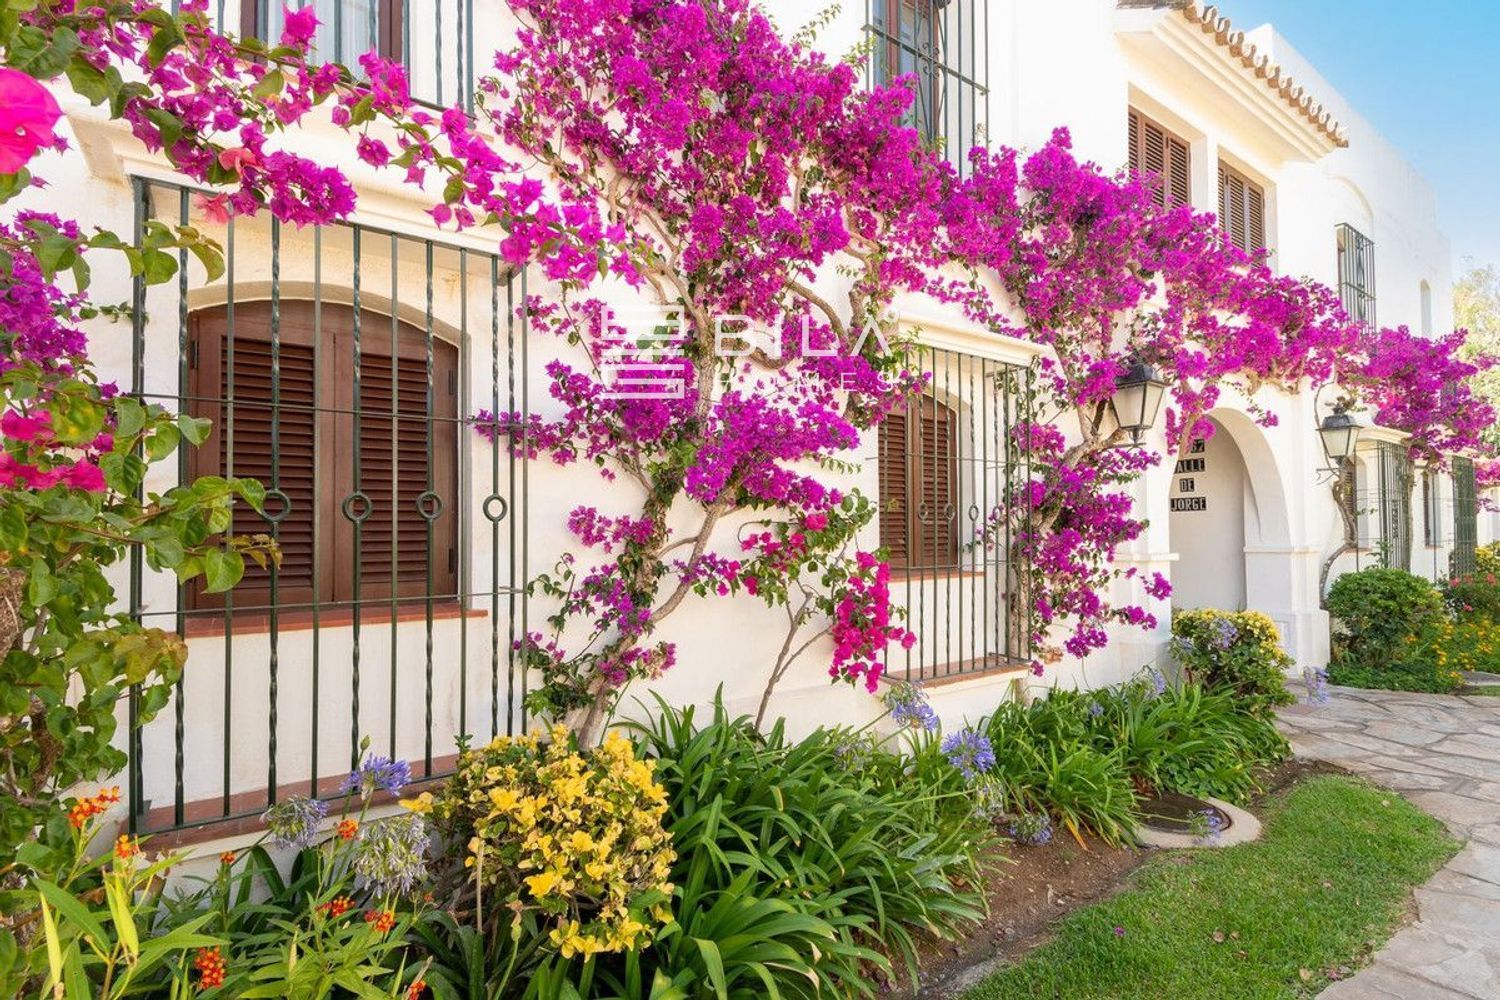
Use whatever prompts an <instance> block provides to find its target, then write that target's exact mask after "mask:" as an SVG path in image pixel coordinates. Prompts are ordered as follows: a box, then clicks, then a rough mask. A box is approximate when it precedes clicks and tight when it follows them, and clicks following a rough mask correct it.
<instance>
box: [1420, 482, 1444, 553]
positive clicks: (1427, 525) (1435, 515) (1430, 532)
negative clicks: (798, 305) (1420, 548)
mask: <svg viewBox="0 0 1500 1000" xmlns="http://www.w3.org/2000/svg"><path fill="white" fill-rule="evenodd" d="M1441 496H1442V494H1441V493H1440V492H1439V486H1438V477H1437V473H1435V472H1433V471H1432V470H1431V469H1427V470H1425V471H1424V472H1423V473H1422V543H1423V544H1424V545H1426V546H1427V547H1428V548H1432V547H1433V546H1437V545H1441V544H1442V543H1443V519H1442V517H1441V515H1440V512H1441V510H1442V508H1441V506H1440V504H1439V501H1440V498H1441Z"/></svg>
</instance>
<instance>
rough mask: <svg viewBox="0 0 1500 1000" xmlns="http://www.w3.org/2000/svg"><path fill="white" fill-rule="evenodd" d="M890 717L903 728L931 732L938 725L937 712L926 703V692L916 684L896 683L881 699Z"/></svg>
mask: <svg viewBox="0 0 1500 1000" xmlns="http://www.w3.org/2000/svg"><path fill="white" fill-rule="evenodd" d="M882 700H883V701H884V702H885V707H886V709H887V710H889V711H890V713H891V719H892V721H894V722H895V723H896V725H898V726H900V727H902V728H903V729H921V730H923V731H925V732H929V733H930V732H932V731H933V730H934V729H936V728H937V727H938V717H937V713H936V712H934V711H933V710H932V706H931V705H929V704H928V703H927V692H926V691H923V690H922V688H921V687H920V686H919V685H917V684H907V683H903V684H896V685H893V686H892V687H891V689H890V690H889V691H887V692H886V693H885V697H884V698H883V699H882Z"/></svg>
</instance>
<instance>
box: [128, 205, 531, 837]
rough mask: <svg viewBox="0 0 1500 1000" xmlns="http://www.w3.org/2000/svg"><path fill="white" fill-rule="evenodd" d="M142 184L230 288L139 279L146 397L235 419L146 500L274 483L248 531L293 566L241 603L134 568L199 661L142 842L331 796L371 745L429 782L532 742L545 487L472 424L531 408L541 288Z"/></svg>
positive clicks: (172, 722)
mask: <svg viewBox="0 0 1500 1000" xmlns="http://www.w3.org/2000/svg"><path fill="white" fill-rule="evenodd" d="M134 191H135V210H136V214H135V218H136V220H137V225H138V226H140V225H142V224H144V222H145V220H146V219H148V218H159V219H162V220H164V221H167V222H169V223H171V224H174V225H194V226H197V227H199V228H201V229H203V230H204V231H206V232H208V233H210V234H212V235H214V236H215V237H216V238H218V239H219V240H220V241H221V242H222V244H223V246H224V249H225V253H226V264H227V272H226V274H225V276H224V277H223V278H221V279H219V280H218V281H216V282H214V283H211V284H209V283H205V282H203V281H201V280H200V276H201V274H202V272H201V270H199V269H198V267H197V265H196V263H195V262H193V261H192V260H191V258H186V257H184V259H182V260H181V262H180V271H179V275H178V278H177V280H176V281H175V282H172V283H169V284H167V285H158V286H151V287H147V286H146V285H144V284H138V285H137V286H136V289H135V295H134V301H133V304H132V309H131V314H132V321H131V332H132V340H131V346H132V350H131V377H130V380H129V386H130V391H131V392H133V393H135V394H136V395H138V396H140V397H142V398H145V399H152V400H157V401H160V402H163V403H165V404H166V405H168V406H170V407H173V408H176V409H179V410H181V411H184V412H188V413H193V414H195V415H198V416H203V417H208V418H210V419H212V421H213V426H214V429H213V432H212V435H211V436H210V438H209V439H208V440H207V441H206V442H205V443H204V444H203V445H201V446H199V447H198V448H196V449H185V450H184V451H183V452H182V453H181V455H180V459H179V462H178V464H177V467H176V469H175V470H156V471H157V472H159V473H164V474H161V475H158V477H157V478H156V479H154V480H153V481H151V482H148V483H147V485H146V488H147V489H148V490H150V491H157V492H159V491H163V490H165V489H168V488H170V487H171V486H173V485H175V484H176V483H177V482H180V481H184V480H188V479H191V478H193V477H195V476H199V475H204V474H210V473H215V474H223V475H233V476H248V477H252V478H255V479H258V480H260V481H261V482H262V483H263V484H264V485H265V486H266V489H267V491H268V495H267V502H266V505H265V511H264V513H263V514H262V513H257V512H255V511H253V510H251V509H249V508H248V507H246V508H244V509H241V510H238V511H237V513H236V515H235V519H234V528H233V530H234V532H235V533H237V534H268V535H270V536H272V537H274V538H275V539H276V540H277V541H278V543H279V545H280V547H281V550H282V552H283V558H282V561H281V563H280V566H279V567H271V568H269V569H267V570H261V569H256V568H253V567H252V568H251V569H249V570H248V571H247V572H246V574H245V579H244V580H243V581H242V583H241V584H240V585H239V586H238V587H236V588H234V589H233V590H231V591H229V592H228V593H226V594H222V595H212V594H207V593H204V592H203V591H202V589H201V588H200V587H199V586H196V585H188V586H182V585H179V584H178V583H177V582H176V580H175V577H174V576H173V575H172V574H171V573H169V572H153V571H151V570H150V569H149V568H148V567H147V566H146V565H145V564H144V562H143V561H142V560H141V559H140V558H139V555H137V558H136V559H135V560H134V561H133V562H132V563H131V566H130V580H129V611H130V614H131V615H132V616H133V617H134V618H135V619H136V620H138V621H140V622H142V623H144V624H146V625H150V626H155V627H160V628H165V629H167V630H172V631H175V632H177V633H178V634H179V635H181V636H183V637H184V639H185V641H186V642H187V644H188V647H189V651H190V652H189V661H188V667H187V670H186V671H185V673H184V675H183V678H182V680H181V682H180V683H179V684H178V686H177V688H176V691H175V693H174V696H173V701H172V703H171V704H170V705H168V706H166V708H165V710H163V711H162V712H160V713H159V714H158V715H157V716H156V717H155V718H154V719H153V720H152V721H151V722H150V723H149V724H147V725H145V726H144V727H143V728H141V729H139V730H133V735H132V745H131V747H130V751H131V752H130V761H131V763H130V774H129V790H130V792H129V802H130V816H131V821H132V823H133V825H134V827H135V829H137V830H142V831H146V830H152V831H159V830H168V829H176V828H182V827H192V826H203V825H208V824H219V823H223V822H225V821H233V820H241V819H248V818H250V817H253V816H254V815H255V814H257V813H259V812H260V811H261V810H263V809H264V808H266V806H267V805H269V804H271V803H274V802H275V801H277V800H278V799H280V798H283V797H285V796H286V795H288V794H292V793H294V792H296V793H308V792H312V793H315V794H321V793H328V792H331V791H332V789H333V787H334V785H335V783H336V782H337V781H338V779H339V777H340V776H341V775H343V774H345V773H347V771H348V769H349V767H350V766H351V764H352V763H354V762H356V761H357V759H358V757H359V755H360V752H361V749H360V745H361V741H362V740H364V739H365V738H366V737H368V738H370V739H371V740H372V747H373V749H374V750H375V751H376V752H379V753H385V754H389V755H391V756H393V757H400V758H404V759H407V760H410V761H412V771H413V773H414V775H416V776H417V777H419V778H428V777H436V776H440V775H442V774H443V773H445V771H446V770H448V769H449V768H450V766H451V763H452V759H453V758H452V756H451V754H452V750H453V747H454V741H455V738H456V737H457V736H459V735H461V734H473V735H475V736H476V737H478V738H488V737H489V736H490V735H494V734H504V733H512V732H516V731H518V730H521V729H523V728H524V726H525V724H526V723H525V713H524V711H523V709H522V701H523V699H524V698H525V694H526V678H525V676H524V672H523V671H522V670H521V668H520V665H519V664H518V663H517V661H516V660H515V658H514V655H513V653H512V650H513V648H514V643H515V642H516V640H517V639H519V638H520V637H521V635H523V634H524V632H525V630H526V628H527V624H528V620H527V603H526V599H525V593H524V581H525V580H526V579H527V576H528V572H527V564H528V541H527V530H528V522H527V503H526V500H527V485H528V480H527V469H526V464H525V462H524V461H522V460H520V459H518V458H516V457H514V456H513V455H512V454H511V450H510V448H509V447H507V446H506V445H504V444H495V443H491V442H488V441H486V440H484V439H483V438H481V437H479V436H478V435H476V434H475V433H474V432H473V431H472V429H471V428H470V427H469V426H467V425H466V423H465V416H466V415H467V414H469V413H472V412H473V411H474V410H476V409H479V408H488V409H490V410H493V411H497V412H505V411H517V412H521V413H525V412H527V410H528V407H529V393H528V385H527V371H528V357H527V346H526V339H525V335H524V334H525V330H524V327H523V324H522V322H521V320H520V319H519V318H518V317H517V314H516V307H517V306H518V305H519V304H520V303H521V302H522V300H523V296H524V291H525V290H524V282H523V278H522V276H521V275H519V274H513V273H511V272H509V271H508V270H507V269H506V267H505V265H504V264H503V263H502V262H501V261H500V260H499V259H498V258H497V257H495V256H493V255H491V254H488V253H482V252H477V251H475V250H471V249H464V248H458V247H453V246H447V245H444V244H442V243H440V242H437V241H435V240H433V239H422V238H416V237H412V236H407V235H403V234H400V233H397V232H392V231H387V230H382V229H376V228H372V227H369V226H361V225H329V226H321V227H309V228H306V229H303V230H293V229H290V228H283V227H281V226H280V225H278V224H277V223H276V222H275V221H274V220H270V219H262V218H255V219H244V218H237V219H232V220H230V221H229V223H228V224H227V225H223V226H220V225H217V224H215V223H213V222H211V221H209V220H207V219H205V218H203V217H201V216H200V214H199V213H198V212H197V211H196V210H195V208H194V204H193V200H192V197H191V192H190V191H188V190H187V189H185V188H180V187H175V186H170V185H167V184H162V183H155V182H148V181H139V180H138V181H136V182H135V187H134ZM132 707H133V708H135V707H137V706H134V705H133V706H132Z"/></svg>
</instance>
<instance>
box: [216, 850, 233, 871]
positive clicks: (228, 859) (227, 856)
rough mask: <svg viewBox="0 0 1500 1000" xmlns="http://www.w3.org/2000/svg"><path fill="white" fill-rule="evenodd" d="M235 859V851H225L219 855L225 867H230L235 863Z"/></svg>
mask: <svg viewBox="0 0 1500 1000" xmlns="http://www.w3.org/2000/svg"><path fill="white" fill-rule="evenodd" d="M234 859H235V853H234V852H233V851H225V852H224V853H223V854H221V855H219V864H221V865H223V866H224V867H225V868H228V867H229V866H230V865H232V864H234Z"/></svg>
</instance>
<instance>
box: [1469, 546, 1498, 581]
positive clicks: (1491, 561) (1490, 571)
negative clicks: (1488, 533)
mask: <svg viewBox="0 0 1500 1000" xmlns="http://www.w3.org/2000/svg"><path fill="white" fill-rule="evenodd" d="M1474 569H1475V571H1476V572H1479V573H1484V574H1487V575H1489V576H1494V577H1500V542H1490V543H1489V544H1488V545H1481V546H1479V548H1477V549H1475V550H1474Z"/></svg>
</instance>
